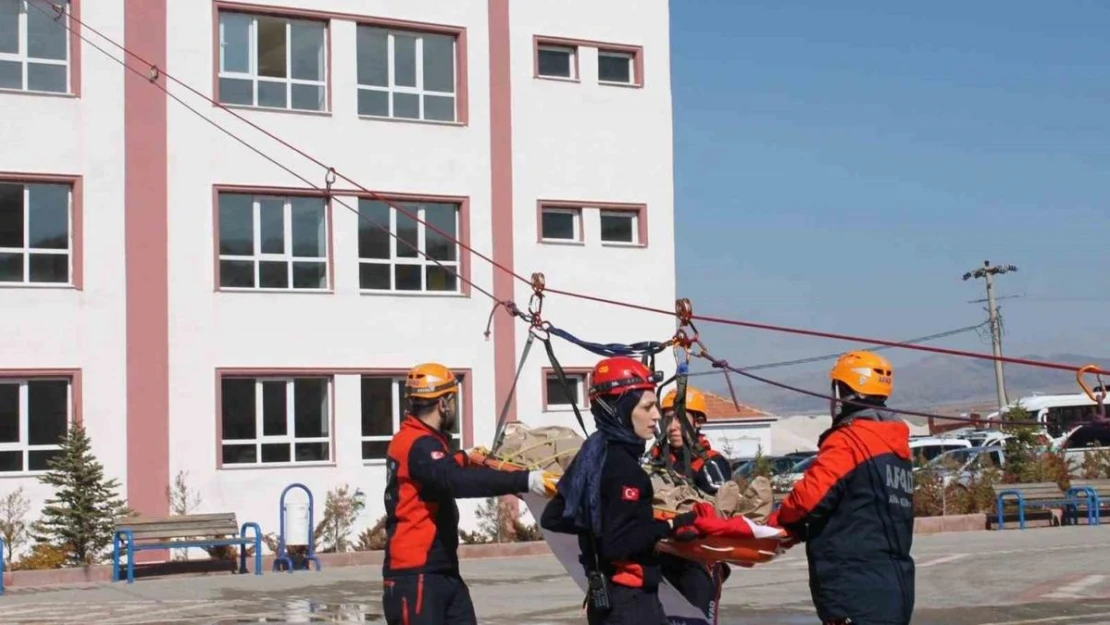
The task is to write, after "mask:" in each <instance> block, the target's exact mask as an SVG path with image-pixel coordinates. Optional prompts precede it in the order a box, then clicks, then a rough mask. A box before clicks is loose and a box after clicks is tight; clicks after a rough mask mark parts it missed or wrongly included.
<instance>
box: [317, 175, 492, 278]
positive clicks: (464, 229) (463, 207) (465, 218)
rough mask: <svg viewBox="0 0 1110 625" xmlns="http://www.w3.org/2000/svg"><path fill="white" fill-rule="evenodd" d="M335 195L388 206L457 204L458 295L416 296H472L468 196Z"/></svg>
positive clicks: (410, 194)
mask: <svg viewBox="0 0 1110 625" xmlns="http://www.w3.org/2000/svg"><path fill="white" fill-rule="evenodd" d="M335 194H336V195H344V196H350V197H354V198H356V199H366V200H378V201H383V200H384V201H386V202H388V203H391V204H400V203H402V202H444V203H448V202H450V203H454V204H458V205H459V232H458V236H457V237H456V238H457V239H458V241H459V243H460V244H461V245H459V271H458V273H459V282H461V284H460V285H459V292H458V293H442V294H441V293H438V292H436V291H421V292H419V294H420V296H422V297H436V296H443V297H460V296H461V297H470V294H471V287H470V281H471V277H470V250H469V247H470V197H469V196H465V195H429V194H426V193H395V192H392V191H375V192H374V194H373V195H371V194H369V193H358V192H350V193H348V192H346V191H337V192H336V193H335ZM355 208H356V209H357V208H358V205H357V204H356V205H355ZM356 235H357V232H356ZM390 238H391V239H392V238H393V237H392V235H391V236H390ZM418 255H419V256H420V258H421V259H424V260H425V261H426V262H429V263H432V264H435V263H434V262H433V261H430V260H427V258H426V257H425V256H423V255H422V254H418ZM360 260H361V259H360ZM359 291H360V292H361V293H362V294H363V295H367V296H379V295H380V296H387V297H388V296H393V295H405V294H406V292H405V291H390V292H388V293H385V292H382V293H379V292H375V291H363V290H362V289H361V288H360V289H359Z"/></svg>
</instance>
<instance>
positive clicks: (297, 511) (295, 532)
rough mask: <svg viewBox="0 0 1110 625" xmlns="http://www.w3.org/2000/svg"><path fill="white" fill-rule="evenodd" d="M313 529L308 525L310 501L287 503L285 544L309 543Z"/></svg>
mask: <svg viewBox="0 0 1110 625" xmlns="http://www.w3.org/2000/svg"><path fill="white" fill-rule="evenodd" d="M311 533H312V531H311V530H310V529H309V527H308V503H307V502H306V503H287V504H285V544H286V546H291V545H308V541H309V535H310V534H311Z"/></svg>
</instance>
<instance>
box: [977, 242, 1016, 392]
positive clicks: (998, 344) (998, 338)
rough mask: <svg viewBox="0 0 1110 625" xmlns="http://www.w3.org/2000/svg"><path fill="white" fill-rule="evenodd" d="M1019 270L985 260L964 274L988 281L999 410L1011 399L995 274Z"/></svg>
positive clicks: (988, 301) (988, 304) (988, 308)
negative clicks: (1003, 362) (1004, 362)
mask: <svg viewBox="0 0 1110 625" xmlns="http://www.w3.org/2000/svg"><path fill="white" fill-rule="evenodd" d="M1011 271H1017V267H1015V266H1013V265H991V261H989V260H984V261H983V266H982V267H980V268H979V269H976V270H975V271H969V272H967V273H965V274H964V280H965V281H967V280H970V279H971V278H983V279H984V280H985V281H986V283H987V311H988V312H989V313H990V326H991V346H992V347H993V349H994V358H995V361H994V384H995V388H996V389H997V391H998V410H999V411H1001V410H1002V409H1003V408H1005V407H1006V405H1007V404H1008V403H1009V401H1007V400H1006V381H1005V379H1004V378H1003V377H1002V361H1001V360H999V358H1001V357H1002V325H1001V324H1000V323H999V322H998V308H997V307H996V306H995V300H994V276H995V275H998V274H1003V273H1010V272H1011Z"/></svg>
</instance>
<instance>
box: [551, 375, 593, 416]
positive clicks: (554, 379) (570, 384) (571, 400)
mask: <svg viewBox="0 0 1110 625" xmlns="http://www.w3.org/2000/svg"><path fill="white" fill-rule="evenodd" d="M563 373H564V374H565V375H566V377H567V385H566V386H563V384H562V382H560V381H559V376H557V375H555V373H554V372H553V371H548V372H546V373H545V374H544V387H545V388H544V407H543V408H544V410H545V411H549V412H550V411H556V410H560V411H561V410H572V409H573V408H572V407H573V406H575V405H577V406H578V407H579V408H585V407H586V401H585V398H586V387H587V386H588V385H589V381H588V375H587V374H586V373H584V372H582V373H571V372H569V371H566V370H565V369H564V370H563Z"/></svg>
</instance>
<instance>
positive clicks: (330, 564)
mask: <svg viewBox="0 0 1110 625" xmlns="http://www.w3.org/2000/svg"><path fill="white" fill-rule="evenodd" d="M550 553H551V550H550V549H548V547H547V543H546V542H544V541H533V542H525V543H503V544H499V545H459V559H460V560H477V559H488V558H513V557H521V556H537V555H547V554H550ZM317 557H318V558H319V559H320V565H321V566H322V567H323V568H325V569H328V568H334V567H347V566H380V565H381V563H382V559H383V558H384V557H385V552H384V551H351V552H347V553H320V554H317ZM273 566H274V556H272V555H263V556H262V572H263V574H264V575H266V574H272V573H273V572H274V571H273ZM237 568H238V560H237V559H236V560H235V561H234V562H232V561H230V560H191V561H188V562H155V563H150V564H144V563H139V562H136V564H135V579H136V581H137V580H139V579H148V578H151V577H159V576H163V575H173V576H175V577H180V576H185V577H205V576H208V575H227V574H228V573H229V572H234V571H235V570H237ZM247 569H248V575H250V574H253V573H254V558H253V557H251V558H247ZM124 575H126V571H121V576H124ZM111 581H112V566H111V565H110V564H109V565H97V566H89V567H82V568H69V569H44V570H33V571H4V590H5V591H9V590H10V591H12V592H19V591H20V590H26V589H30V588H41V587H45V586H60V585H71V584H78V585H82V584H100V583H105V582H111Z"/></svg>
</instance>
